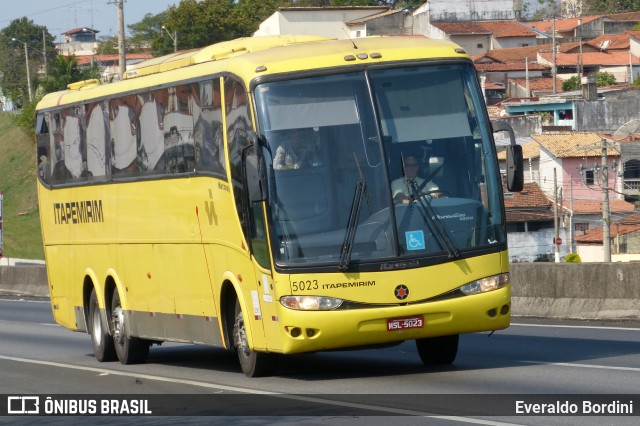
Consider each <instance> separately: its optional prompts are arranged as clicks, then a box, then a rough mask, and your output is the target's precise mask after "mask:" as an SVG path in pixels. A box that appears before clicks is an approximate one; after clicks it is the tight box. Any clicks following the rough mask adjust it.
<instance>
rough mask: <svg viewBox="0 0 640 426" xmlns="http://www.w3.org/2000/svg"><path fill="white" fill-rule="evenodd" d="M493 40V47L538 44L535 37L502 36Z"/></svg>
mask: <svg viewBox="0 0 640 426" xmlns="http://www.w3.org/2000/svg"><path fill="white" fill-rule="evenodd" d="M493 40H494V44H493V49H506V48H509V47H522V46H535V45H537V44H538V42H537V40H536V38H535V37H501V38H494V39H493Z"/></svg>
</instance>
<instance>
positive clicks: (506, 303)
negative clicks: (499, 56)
mask: <svg viewBox="0 0 640 426" xmlns="http://www.w3.org/2000/svg"><path fill="white" fill-rule="evenodd" d="M496 130H506V131H508V132H510V135H511V141H512V145H511V146H510V147H509V165H510V167H509V170H508V187H509V189H510V190H518V187H519V186H521V184H522V159H521V151H520V150H519V147H518V146H516V145H515V138H513V133H512V131H510V128H508V126H505V125H503V124H498V125H497V127H496V125H495V124H494V126H493V128H492V125H491V122H490V121H489V118H488V115H487V112H486V108H485V104H484V100H483V94H482V90H481V86H480V84H479V80H478V78H477V75H476V73H475V70H474V67H473V64H472V62H471V60H470V59H469V57H468V55H467V54H466V53H465V51H464V50H463V49H461V48H459V47H458V46H456V45H454V44H452V43H450V42H447V41H435V40H429V39H426V38H421V37H375V38H364V39H357V40H354V41H351V40H331V39H326V38H322V37H315V36H268V37H256V38H244V39H238V40H233V41H229V42H223V43H219V44H216V45H212V46H209V47H205V48H202V49H198V50H193V51H187V52H177V53H175V54H172V55H168V56H164V57H160V58H155V59H151V60H149V61H147V62H144V63H141V64H139V65H138V66H137V67H136V68H135V69H130V70H128V71H127V72H126V75H125V78H123V79H122V81H119V82H115V83H111V84H102V85H101V84H100V83H99V82H98V81H95V80H90V81H83V82H79V83H75V84H72V85H70V86H69V88H68V90H65V91H62V92H58V93H52V94H48V95H46V96H45V97H44V99H42V101H41V102H40V103H39V104H38V106H37V128H36V134H37V136H36V139H37V150H38V177H39V178H38V182H39V183H38V195H39V206H40V215H41V216H40V217H41V223H42V235H43V241H44V248H45V256H46V265H47V272H48V278H49V286H50V293H51V304H52V311H53V315H54V318H55V320H56V322H57V323H58V324H60V325H62V326H64V327H66V328H68V329H71V330H76V331H84V332H88V333H89V334H90V335H91V339H92V343H93V348H94V350H95V356H96V358H97V359H98V361H110V360H116V359H119V361H120V362H122V363H123V364H131V363H137V362H143V361H144V360H145V359H146V357H147V356H148V353H149V348H150V346H151V345H153V344H160V343H162V342H164V341H173V342H189V343H197V344H204V345H211V346H218V347H223V348H226V349H229V350H235V351H236V352H237V355H238V358H239V361H240V366H241V368H242V371H243V372H244V373H245V374H246V375H247V376H259V375H266V374H271V373H272V372H273V371H274V368H275V367H276V361H277V360H278V359H280V358H282V357H283V356H285V355H286V354H293V353H301V352H310V351H324V350H332V349H342V348H359V347H371V346H380V345H392V344H398V343H400V342H403V341H405V340H409V339H412V340H415V341H416V344H417V351H418V353H419V355H420V357H421V359H422V361H423V362H424V363H425V364H426V365H434V364H449V363H452V362H453V361H454V359H455V357H456V354H457V349H458V336H459V334H461V333H469V332H477V331H487V330H497V329H503V328H505V327H507V326H508V325H509V321H510V287H509V274H508V271H509V263H508V256H507V238H506V232H505V214H504V207H503V198H502V197H503V189H502V183H501V175H500V171H499V168H498V164H497V160H496V148H495V146H494V140H493V134H492V132H493V131H496ZM403 191H404V193H402V192H403Z"/></svg>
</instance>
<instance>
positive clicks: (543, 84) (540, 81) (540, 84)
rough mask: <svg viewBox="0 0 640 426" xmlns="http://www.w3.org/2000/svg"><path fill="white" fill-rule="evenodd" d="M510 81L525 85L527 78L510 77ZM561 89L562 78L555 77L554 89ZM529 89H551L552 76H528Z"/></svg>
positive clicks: (523, 86)
mask: <svg viewBox="0 0 640 426" xmlns="http://www.w3.org/2000/svg"><path fill="white" fill-rule="evenodd" d="M509 81H510V82H513V83H515V84H517V85H518V86H520V87H522V88H525V87H527V79H525V78H510V79H509ZM558 88H559V89H560V91H561V90H562V80H561V79H559V78H557V77H556V89H558ZM529 90H533V91H541V90H553V77H533V78H529Z"/></svg>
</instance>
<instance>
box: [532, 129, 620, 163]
mask: <svg viewBox="0 0 640 426" xmlns="http://www.w3.org/2000/svg"><path fill="white" fill-rule="evenodd" d="M531 138H532V139H533V140H535V141H536V142H538V143H539V144H540V146H542V147H544V148H545V149H546V150H547V151H548V152H549V153H550V154H551V155H553V156H554V157H556V158H569V157H600V156H601V153H602V152H601V149H600V144H601V143H602V140H603V138H602V136H600V135H599V134H597V133H593V132H558V133H542V134H534V135H531ZM607 154H608V155H609V156H614V157H615V156H619V155H620V151H619V150H617V149H615V148H613V147H609V148H608V149H607Z"/></svg>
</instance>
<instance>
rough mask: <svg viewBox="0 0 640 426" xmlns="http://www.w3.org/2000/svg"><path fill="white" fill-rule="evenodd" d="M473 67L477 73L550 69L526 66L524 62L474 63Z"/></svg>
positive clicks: (532, 65)
mask: <svg viewBox="0 0 640 426" xmlns="http://www.w3.org/2000/svg"><path fill="white" fill-rule="evenodd" d="M474 65H475V67H476V69H477V70H478V71H483V72H492V71H493V72H496V71H525V70H526V69H529V71H547V70H549V69H550V67H549V66H546V65H542V64H532V63H529V64H526V63H525V62H524V61H521V62H512V63H508V64H491V63H479V64H478V63H476V64H474Z"/></svg>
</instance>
